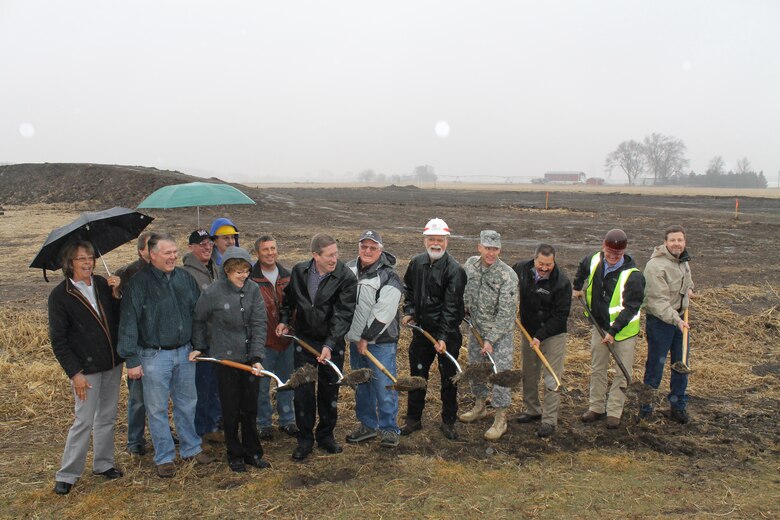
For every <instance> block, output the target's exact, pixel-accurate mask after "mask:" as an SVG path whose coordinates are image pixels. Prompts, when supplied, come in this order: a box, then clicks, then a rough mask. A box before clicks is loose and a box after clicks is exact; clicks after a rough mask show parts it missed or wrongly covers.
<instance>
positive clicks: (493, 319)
mask: <svg viewBox="0 0 780 520" xmlns="http://www.w3.org/2000/svg"><path fill="white" fill-rule="evenodd" d="M477 250H478V251H479V256H472V257H471V258H469V259H468V260H466V263H465V264H464V265H463V268H464V269H465V271H466V276H467V277H468V282H467V283H466V291H465V293H464V295H463V299H464V303H465V306H466V312H467V313H469V314H470V316H471V323H473V324H474V326H475V327H476V328H477V330H478V331H479V333H480V335H481V336H482V339H483V340H484V343H483V344H482V345H479V344H478V343H477V340H476V339H475V338H474V335H473V334H471V335H470V337H469V364H471V363H477V362H480V361H485V360H486V358H485V355H486V354H491V355H492V356H493V360H494V361H495V363H496V368H497V369H498V371H499V372H501V371H503V370H510V369H512V366H513V354H514V347H515V345H514V332H515V312H516V310H517V274H515V272H514V271H513V270H512V268H511V267H509V266H508V265H507V264H505V263H504V262H502V261H501V260H500V259H499V255H500V254H501V235H500V234H498V233H497V232H496V231H492V230H485V231H482V232H481V233H480V234H479V245H478V246H477ZM471 389H472V393H473V394H474V397H475V398H476V401H475V402H474V407H473V408H472V409H471V410H470V411H468V412H466V413H464V414H461V415H460V417H458V418H459V419H460V420H461V421H463V422H466V423H470V422H474V421H476V420H478V419H482V418H483V417H485V416H486V415H487V409H486V406H485V401H486V399H487V396H488V388H487V385H485V383H478V382H474V383H472V386H471ZM511 399H512V395H511V391H510V389H509V388H504V387H500V386H494V387H493V394H492V397H491V403H492V404H493V407H494V408H495V409H496V415H495V419H494V421H493V425H492V426H491V427H490V429H489V430H488V431H487V432H485V439H487V440H489V441H494V440H497V439H499V438H500V437H501V436H502V435H503V434H504V432H505V431H506V411H507V408H509V405H510V404H511Z"/></svg>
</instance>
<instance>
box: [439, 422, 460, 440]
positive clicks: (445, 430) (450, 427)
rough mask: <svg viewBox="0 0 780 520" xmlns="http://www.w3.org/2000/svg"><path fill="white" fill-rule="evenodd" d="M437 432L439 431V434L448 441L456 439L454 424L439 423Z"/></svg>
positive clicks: (456, 433)
mask: <svg viewBox="0 0 780 520" xmlns="http://www.w3.org/2000/svg"><path fill="white" fill-rule="evenodd" d="M439 430H441V433H442V434H443V435H444V436H445V437H447V438H448V439H449V440H451V441H454V440H457V438H458V432H457V431H455V424H454V423H444V422H443V423H441V425H440V426H439Z"/></svg>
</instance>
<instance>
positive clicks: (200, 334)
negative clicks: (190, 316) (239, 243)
mask: <svg viewBox="0 0 780 520" xmlns="http://www.w3.org/2000/svg"><path fill="white" fill-rule="evenodd" d="M231 258H242V259H244V260H246V261H247V262H248V263H249V264H250V265H251V263H252V257H251V256H249V253H247V252H246V250H244V249H242V248H240V247H235V246H232V247H229V248H227V250H226V251H225V255H224V257H223V260H224V262H227V261H228V260H230V259H231ZM224 262H223V267H221V269H223V268H224ZM223 274H224V271H223ZM266 322H267V318H266V312H265V304H264V303H263V298H262V297H261V296H260V288H259V287H258V286H257V284H256V283H255V282H253V281H252V280H250V279H248V278H247V280H246V282H244V286H243V287H240V288H239V287H236V286H235V285H233V283H232V282H231V281H229V280H228V279H227V276H225V277H224V278H221V279H219V280H217V281H215V282H214V283H212V284H211V285H209V286H208V287H206V288H205V289H203V291H202V292H201V293H200V298H198V303H197V304H196V305H195V316H194V320H193V324H192V344H193V347H194V348H195V350H199V351H201V352H202V353H203V354H208V355H209V356H211V357H215V358H218V359H228V360H231V361H238V362H239V363H244V362H247V361H248V362H250V363H255V362H262V359H263V357H264V356H265V336H266ZM209 324H210V325H211V343H210V344H209V343H208V332H207V329H208V325H209Z"/></svg>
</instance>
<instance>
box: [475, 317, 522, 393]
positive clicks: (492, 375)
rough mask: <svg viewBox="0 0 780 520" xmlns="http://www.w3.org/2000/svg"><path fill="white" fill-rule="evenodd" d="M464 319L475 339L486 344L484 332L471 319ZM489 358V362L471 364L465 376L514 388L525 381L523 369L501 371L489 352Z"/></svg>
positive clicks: (476, 380)
mask: <svg viewBox="0 0 780 520" xmlns="http://www.w3.org/2000/svg"><path fill="white" fill-rule="evenodd" d="M463 321H464V322H465V323H466V325H468V326H469V330H470V331H471V334H473V335H474V339H476V340H477V344H478V345H484V344H485V340H484V339H483V338H482V334H480V333H479V330H478V329H477V327H476V325H474V323H473V322H472V321H471V320H469V319H465V318H464V320H463ZM487 358H488V360H489V362H487V363H473V364H471V365H469V366H468V368H467V369H466V373H465V375H464V377H465V378H467V379H471V380H472V381H474V382H484V381H487V382H488V383H491V384H494V385H497V386H503V387H504V388H514V387H516V386H517V385H519V384H520V383H521V382H522V381H523V372H522V370H502V371H501V372H499V371H498V367H496V362H495V361H493V356H491V355H490V354H489V353H487Z"/></svg>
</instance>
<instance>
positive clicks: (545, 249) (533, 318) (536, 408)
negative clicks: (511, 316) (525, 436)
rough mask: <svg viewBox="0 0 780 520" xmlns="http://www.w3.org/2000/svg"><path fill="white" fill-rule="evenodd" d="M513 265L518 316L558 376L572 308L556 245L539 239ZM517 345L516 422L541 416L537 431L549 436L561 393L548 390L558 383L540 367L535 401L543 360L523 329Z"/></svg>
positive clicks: (553, 424)
mask: <svg viewBox="0 0 780 520" xmlns="http://www.w3.org/2000/svg"><path fill="white" fill-rule="evenodd" d="M513 269H514V270H515V272H516V273H517V278H518V284H519V287H520V322H521V323H522V325H523V328H525V330H526V331H527V332H528V334H529V335H530V336H531V338H532V340H533V344H534V346H535V347H536V348H538V349H539V350H540V351H541V352H542V354H544V357H545V358H546V359H547V361H548V363H550V366H551V367H552V369H553V371H554V372H555V375H556V376H557V377H558V379H559V380H560V379H561V378H562V377H563V365H564V358H565V357H566V322H567V320H568V319H569V312H570V311H571V282H569V279H568V278H567V277H566V273H564V272H563V271H561V270H560V269H559V268H558V266H557V265H556V264H555V248H554V247H553V246H551V245H549V244H539V246H538V247H537V248H536V253H535V254H534V258H533V260H528V261H526V262H518V263H516V264H515V265H514V267H513ZM520 350H521V355H522V359H523V403H524V404H525V411H524V412H523V413H521V414H520V416H519V417H518V418H517V422H519V423H530V422H533V421H541V425H540V426H539V429H538V430H537V431H536V435H538V436H539V437H549V436H550V435H552V434H553V433H555V426H556V425H557V423H558V407H559V406H560V402H561V396H560V394H559V393H558V391H556V390H553V389H554V388H556V386H557V383H556V381H555V378H554V377H553V376H552V375H551V374H549V373H546V372H545V374H544V382H545V390H544V408H542V406H541V404H540V402H539V375H540V373H541V370H542V361H541V359H540V358H539V357H538V356H537V355H536V352H534V350H532V349H531V345H530V344H529V342H528V338H526V337H525V335H523V336H522V342H521V345H520Z"/></svg>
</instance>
